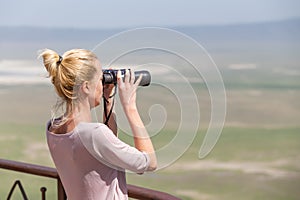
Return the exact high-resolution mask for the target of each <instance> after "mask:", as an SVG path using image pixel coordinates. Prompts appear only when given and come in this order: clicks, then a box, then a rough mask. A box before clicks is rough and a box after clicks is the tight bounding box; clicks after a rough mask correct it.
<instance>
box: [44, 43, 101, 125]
mask: <svg viewBox="0 0 300 200" xmlns="http://www.w3.org/2000/svg"><path fill="white" fill-rule="evenodd" d="M39 56H40V57H42V58H43V62H44V65H45V68H46V70H47V71H48V77H50V78H51V82H52V84H53V85H54V87H55V90H56V93H57V95H58V96H59V97H60V99H59V101H58V102H57V103H56V111H57V110H58V109H59V108H62V107H63V105H65V106H66V107H65V109H66V110H65V111H67V112H71V111H72V109H73V106H72V105H73V103H76V102H77V100H78V98H79V97H78V89H79V87H80V86H81V84H82V83H83V82H84V81H90V80H92V79H93V78H94V75H95V74H96V72H97V69H96V67H95V61H96V60H97V56H96V55H95V54H94V53H93V52H91V51H89V50H85V49H72V50H70V51H67V52H65V53H64V54H63V55H62V56H60V55H59V54H58V53H56V52H55V51H53V50H50V49H45V50H42V51H41V53H40V55H39ZM62 121H66V119H65V120H62Z"/></svg>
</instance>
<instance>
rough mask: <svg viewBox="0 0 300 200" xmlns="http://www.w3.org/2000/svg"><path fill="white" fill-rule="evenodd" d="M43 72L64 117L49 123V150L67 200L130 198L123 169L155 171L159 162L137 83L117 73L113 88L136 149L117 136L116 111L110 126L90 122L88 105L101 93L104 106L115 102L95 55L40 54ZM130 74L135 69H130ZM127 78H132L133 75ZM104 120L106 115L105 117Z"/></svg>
mask: <svg viewBox="0 0 300 200" xmlns="http://www.w3.org/2000/svg"><path fill="white" fill-rule="evenodd" d="M40 56H41V57H42V58H43V61H44V65H45V68H46V70H47V71H48V73H49V77H50V78H51V81H52V83H53V85H54V87H55V90H56V93H57V95H58V96H59V98H60V103H59V104H58V105H59V106H62V108H63V109H64V114H63V116H60V117H58V118H53V119H51V120H50V121H49V122H48V124H47V130H46V134H47V142H48V146H49V150H50V153H51V156H52V159H53V161H54V164H55V166H56V168H57V171H58V174H59V176H60V178H61V181H62V183H63V186H64V188H65V191H66V194H67V198H68V199H69V200H83V199H84V200H96V199H97V200H100V199H128V195H127V187H126V179H125V170H130V171H133V172H136V173H139V174H140V173H144V172H145V171H153V170H155V169H156V166H157V161H156V156H155V152H154V148H153V145H152V142H151V140H150V138H149V135H148V133H147V130H146V129H145V126H144V124H143V122H142V120H141V118H140V115H139V113H138V110H137V107H136V89H137V86H138V84H139V82H140V81H141V77H139V79H138V80H136V82H135V80H134V78H131V79H130V74H129V71H128V70H127V71H126V73H125V79H124V80H123V79H122V78H121V73H120V72H118V75H117V86H118V93H119V97H120V102H121V104H122V107H123V110H124V112H125V115H126V117H127V119H128V122H129V124H130V127H131V130H132V134H133V136H134V144H135V147H132V146H129V145H128V144H126V143H124V142H122V141H121V140H119V139H118V137H117V124H116V121H115V116H114V114H113V115H112V117H110V118H109V120H108V123H107V124H108V126H106V125H104V124H103V123H94V122H92V117H91V109H92V108H94V107H96V106H98V105H99V104H100V102H101V98H102V95H103V96H104V98H105V99H106V100H107V103H106V109H107V110H110V109H111V107H112V104H113V98H114V97H111V94H112V92H113V90H114V89H113V88H114V86H113V85H108V86H107V85H105V86H104V87H103V85H102V77H103V74H102V68H101V64H100V62H99V60H98V59H97V57H96V55H95V54H94V53H92V52H91V51H88V50H84V49H73V50H70V51H67V52H65V53H64V54H63V55H62V56H60V55H59V54H57V53H56V52H55V51H53V50H49V49H46V50H44V51H42V52H41V54H40ZM131 73H133V72H131ZM131 77H134V76H133V74H131ZM104 120H105V119H104Z"/></svg>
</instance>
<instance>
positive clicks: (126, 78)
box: [124, 69, 130, 83]
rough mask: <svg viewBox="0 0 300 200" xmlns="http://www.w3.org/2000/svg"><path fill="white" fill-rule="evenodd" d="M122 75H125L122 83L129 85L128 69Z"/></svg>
mask: <svg viewBox="0 0 300 200" xmlns="http://www.w3.org/2000/svg"><path fill="white" fill-rule="evenodd" d="M124 75H125V79H124V82H125V83H129V79H130V74H129V70H128V69H126V70H125V74H124Z"/></svg>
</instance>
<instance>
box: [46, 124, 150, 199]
mask: <svg viewBox="0 0 300 200" xmlns="http://www.w3.org/2000/svg"><path fill="white" fill-rule="evenodd" d="M50 126H51V123H50V122H48V124H47V142H48V146H49V150H50V153H51V156H52V159H53V161H54V164H55V166H56V168H57V171H58V174H59V176H60V178H61V181H62V184H63V186H64V188H65V191H66V193H67V197H68V200H102V199H128V195H127V187H126V178H125V169H127V170H130V171H133V172H136V173H143V172H145V171H146V170H147V168H148V166H149V161H150V159H149V155H148V154H146V153H144V152H140V151H139V150H137V149H136V148H134V147H131V146H129V145H128V144H126V143H124V142H122V141H121V140H120V139H118V138H117V137H116V136H115V135H114V134H113V132H112V131H111V130H110V129H109V128H108V127H107V126H106V125H104V124H101V123H83V122H82V123H79V124H78V125H77V126H76V127H75V129H74V130H73V131H71V132H69V133H66V134H54V133H51V132H50V131H49V128H50Z"/></svg>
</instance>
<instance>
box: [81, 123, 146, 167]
mask: <svg viewBox="0 0 300 200" xmlns="http://www.w3.org/2000/svg"><path fill="white" fill-rule="evenodd" d="M90 125H91V126H89V127H86V128H87V129H88V131H84V132H82V134H81V133H79V137H80V140H81V142H82V144H83V145H84V146H85V148H86V149H87V150H88V151H89V153H90V154H91V155H93V157H94V158H96V159H97V160H98V161H100V162H102V163H103V164H106V165H108V166H109V167H112V168H115V169H118V170H124V169H127V170H130V171H132V172H135V173H144V172H145V171H147V168H148V167H149V164H150V158H149V155H148V154H147V153H145V152H141V151H139V150H137V149H136V148H134V147H132V146H130V145H128V144H126V143H124V142H123V141H121V140H120V139H119V138H117V137H116V136H115V135H114V134H113V132H112V131H111V130H110V129H109V128H108V127H107V126H106V125H104V124H96V126H93V125H94V124H93V125H92V124H90ZM92 127H93V128H92Z"/></svg>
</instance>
